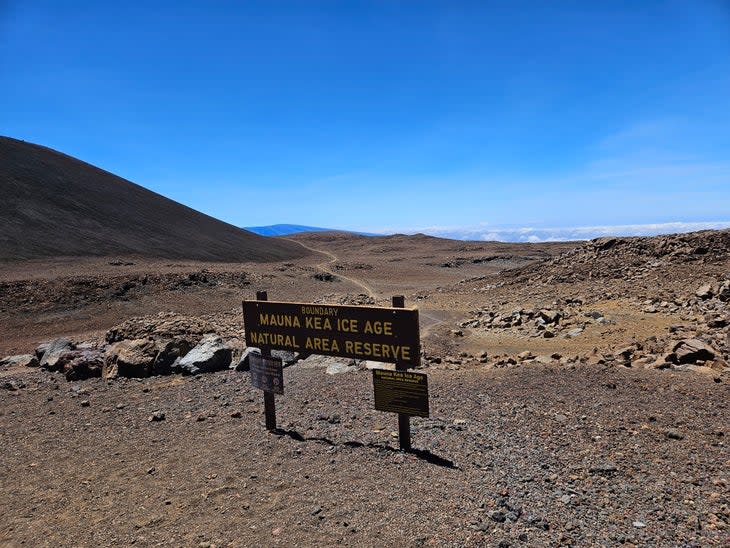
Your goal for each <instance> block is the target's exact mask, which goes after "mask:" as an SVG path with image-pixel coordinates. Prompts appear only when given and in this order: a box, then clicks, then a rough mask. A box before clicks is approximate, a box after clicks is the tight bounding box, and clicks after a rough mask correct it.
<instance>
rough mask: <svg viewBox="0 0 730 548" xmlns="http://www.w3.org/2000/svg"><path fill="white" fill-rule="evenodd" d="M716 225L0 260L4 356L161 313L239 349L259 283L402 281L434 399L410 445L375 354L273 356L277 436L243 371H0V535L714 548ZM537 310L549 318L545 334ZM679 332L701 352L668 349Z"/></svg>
mask: <svg viewBox="0 0 730 548" xmlns="http://www.w3.org/2000/svg"><path fill="white" fill-rule="evenodd" d="M713 234H717V233H712V234H709V235H708V234H704V235H703V234H700V235H695V236H691V237H683V238H678V239H676V241H675V240H671V238H670V239H667V240H666V241H662V240H660V239H656V240H654V239H653V240H652V243H651V244H650V245H649V244H646V243H645V242H644V240H640V244H637V243H636V242H634V241H631V240H628V241H623V240H622V241H621V242H620V243H619V244H611V245H609V246H608V247H606V248H605V249H604V248H603V247H601V246H603V244H602V243H598V244H595V245H594V244H590V243H589V244H585V245H583V244H578V243H570V244H543V245H513V244H495V243H469V242H454V241H448V240H438V239H433V238H428V237H422V236H416V237H403V236H394V237H388V238H364V237H356V236H350V235H341V234H319V235H311V234H310V235H299V236H296V237H294V238H292V239H293V240H295V241H300V242H302V243H303V244H305V245H306V246H307V247H309V248H310V249H315V250H320V251H321V253H316V252H314V253H312V254H311V255H309V256H308V257H305V258H304V259H300V260H297V261H293V262H280V263H271V264H257V263H232V264H223V263H198V262H190V261H185V262H171V261H169V260H166V261H151V260H149V259H141V258H135V257H115V258H103V259H102V258H85V259H62V258H61V259H54V260H44V261H28V262H24V263H12V264H7V263H6V264H3V265H2V267H1V268H0V314H1V316H0V317H1V318H2V320H1V321H2V324H1V328H0V332H1V334H2V336H1V337H0V355H7V354H20V353H32V352H33V349H34V348H35V346H36V345H37V344H39V343H41V342H45V341H49V340H52V339H54V338H56V337H59V336H65V337H69V338H71V339H72V340H74V341H76V342H81V341H89V342H90V344H92V345H93V344H98V345H100V344H103V338H104V333H105V332H106V331H107V330H108V329H110V328H111V327H112V326H114V325H117V324H119V323H121V322H122V321H124V320H125V319H127V318H129V317H132V316H148V317H149V316H154V315H155V314H156V313H158V312H163V311H164V312H175V313H176V314H178V315H181V316H188V317H198V318H202V319H205V320H206V321H208V322H210V323H212V324H214V325H216V326H217V331H218V332H219V333H220V334H221V335H222V336H223V337H224V338H225V339H226V340H227V341H229V343H230V344H232V345H233V346H234V347H236V348H237V349H238V352H240V350H242V345H243V342H242V325H241V323H242V322H241V313H240V301H241V299H244V298H253V297H254V296H255V293H256V291H260V290H266V291H268V294H269V298H270V299H272V300H296V301H312V302H327V303H352V302H373V301H374V302H375V303H377V304H382V305H385V304H388V303H389V302H390V298H391V297H392V296H393V295H396V294H402V295H405V297H406V304H409V305H417V306H418V308H419V312H420V317H421V324H422V330H421V334H422V340H423V348H424V352H425V355H424V359H423V372H425V373H427V374H428V376H429V388H430V398H431V416H430V418H428V419H421V418H414V419H412V432H413V446H414V448H415V450H414V451H413V452H411V453H404V452H401V451H399V450H398V440H397V437H395V432H394V431H395V430H397V420H396V417H395V415H391V414H386V413H381V412H377V411H375V410H374V408H373V395H372V381H371V376H370V375H371V374H370V372H369V371H366V370H355V371H353V372H349V373H343V374H339V375H329V374H327V373H325V369H324V368H323V367H317V366H312V365H308V363H307V362H299V363H296V364H294V365H292V366H290V367H287V368H286V369H285V390H286V393H285V395H284V396H278V397H277V411H278V425H279V429H278V430H277V431H276V432H274V433H269V432H267V431H266V430H265V428H264V426H263V415H262V407H263V403H262V399H263V398H262V394H261V392H260V391H258V390H255V389H253V388H252V387H251V385H250V382H249V378H248V374H247V373H245V372H236V371H233V370H230V371H223V372H218V373H210V374H204V375H198V376H189V377H181V376H160V377H150V378H145V379H124V378H120V379H114V380H102V379H98V378H96V379H88V380H83V381H78V382H68V381H66V379H65V378H64V377H63V376H62V375H61V374H60V373H53V372H48V371H45V370H43V369H40V368H20V367H10V368H4V369H3V368H0V456H1V457H2V467H1V468H0V486H1V487H2V489H0V507H2V508H3V511H2V512H1V513H0V545H3V546H129V545H136V546H201V547H202V546H212V545H216V546H250V545H255V544H256V545H262V546H278V545H280V546H330V545H336V544H342V545H349V546H502V547H505V546H560V545H566V546H567V545H573V546H696V547H702V546H728V545H730V508H729V505H730V496H729V492H730V491H729V490H728V481H730V478H729V477H728V475H729V474H728V472H729V471H730V452H729V451H728V449H727V435H728V428H727V426H728V424H730V410H728V392H729V390H728V386H729V383H730V375H728V370H727V368H725V367H724V365H723V364H724V360H726V359H727V358H728V351H730V348H729V347H730V342H728V324H727V323H724V324H723V321H722V319H723V318H726V317H727V315H728V310H727V301H726V300H722V299H720V295H719V293H720V292H721V288H722V282H723V281H724V280H726V279H728V278H730V275H729V273H730V255H729V254H728V251H727V247H728V246H727V245H726V243H725V241H726V240H725V239H724V238H725V236H723V235H722V234H721V236H720V237H719V238H720V239H719V240H717V238H716V237H715V236H714V235H713ZM693 238H694V239H693ZM698 242H699V243H698ZM637 246H639V247H637ZM652 246H653V247H652ZM693 246H694V247H693ZM697 246H699V247H697ZM685 248H687V249H686V250H684V249H685ZM705 248H706V249H705ZM683 250H684V251H683ZM698 250H699V251H700V252H697V251H698ZM561 254H564V255H561ZM110 263H114V264H110ZM119 263H121V264H119ZM127 263H132V264H127ZM328 280H329V281H328ZM705 282H707V283H710V284H711V285H712V292H711V293H712V294H708V295H707V296H704V297H698V296H697V294H696V291H697V289H698V286H699V285H701V284H703V283H705ZM540 310H545V311H547V312H549V313H550V314H552V313H553V312H559V315H560V320H559V321H558V322H557V323H555V324H550V323H549V324H547V328H546V327H544V326H543V325H541V324H540V321H539V320H538V318H539V314H538V311H540ZM547 312H546V313H547ZM586 314H593V316H587V315H586ZM548 315H549V314H548ZM517 317H519V321H517V319H516V318H517ZM597 318H603V319H602V320H600V321H599V320H598V319H597ZM572 329H580V333H579V334H576V335H575V336H570V338H567V333H568V332H569V331H570V330H572ZM546 330H549V331H551V332H554V336H552V337H549V338H547V337H545V336H544V332H545V331H546ZM685 338H699V339H701V340H703V341H704V342H706V343H707V344H708V345H710V346H711V347H712V348H713V349H714V350H715V352H716V356H715V361H701V362H697V363H691V364H673V363H670V362H666V364H665V362H664V361H662V360H663V359H664V355H665V353H666V352H665V351H666V350H667V347H668V346H669V347H671V346H672V344H673V342H674V341H675V340H680V339H685ZM626 348H628V350H626ZM670 349H671V348H670ZM668 354H671V352H669V353H668ZM659 365H661V368H658V367H659ZM163 413H164V419H162V420H150V419H151V418H152V417H153V416H154V417H157V418H158V419H159V418H160V417H161V414H163Z"/></svg>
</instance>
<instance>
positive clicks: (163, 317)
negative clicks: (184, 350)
mask: <svg viewBox="0 0 730 548" xmlns="http://www.w3.org/2000/svg"><path fill="white" fill-rule="evenodd" d="M213 330H214V327H213V326H212V324H211V323H210V322H208V321H207V320H203V319H201V318H196V317H189V316H181V315H179V314H175V313H172V312H160V313H159V314H157V315H155V316H145V317H138V318H130V319H128V320H126V321H124V322H122V323H121V324H119V325H116V326H114V327H112V328H111V329H110V330H109V331H107V333H106V341H107V342H108V343H115V342H119V341H123V340H129V339H162V340H175V341H177V340H186V341H188V342H189V343H191V346H195V345H196V344H197V343H198V342H199V341H200V340H201V339H202V338H203V336H204V335H205V334H206V333H211V332H212V331H213Z"/></svg>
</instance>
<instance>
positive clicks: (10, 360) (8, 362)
mask: <svg viewBox="0 0 730 548" xmlns="http://www.w3.org/2000/svg"><path fill="white" fill-rule="evenodd" d="M38 365H39V363H38V358H36V357H35V356H34V355H33V354H19V355H17V356H6V357H4V358H3V359H2V360H0V367H38Z"/></svg>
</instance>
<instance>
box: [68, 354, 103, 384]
mask: <svg viewBox="0 0 730 548" xmlns="http://www.w3.org/2000/svg"><path fill="white" fill-rule="evenodd" d="M57 366H58V370H59V371H60V372H61V373H63V374H64V375H65V376H66V380H67V381H80V380H83V379H89V378H92V377H101V371H102V368H103V366H104V357H103V356H102V353H101V352H100V351H99V350H71V351H69V352H64V353H63V354H61V355H60V356H59V357H58V361H57Z"/></svg>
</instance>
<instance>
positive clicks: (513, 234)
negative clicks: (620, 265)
mask: <svg viewBox="0 0 730 548" xmlns="http://www.w3.org/2000/svg"><path fill="white" fill-rule="evenodd" d="M723 229H730V221H717V222H670V223H654V224H628V225H613V226H574V227H514V228H512V227H510V228H495V227H489V226H486V225H484V226H475V227H463V228H456V227H450V228H449V227H430V228H423V229H420V230H408V231H406V233H407V234H417V233H422V234H428V235H430V236H437V237H439V238H450V239H453V240H478V241H497V242H523V243H538V242H561V241H569V240H592V239H594V238H602V237H607V236H657V235H660V234H672V233H677V232H694V231H697V230H723Z"/></svg>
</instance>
